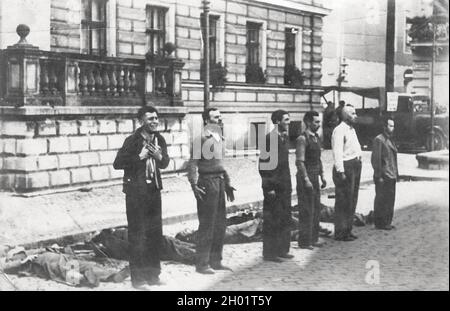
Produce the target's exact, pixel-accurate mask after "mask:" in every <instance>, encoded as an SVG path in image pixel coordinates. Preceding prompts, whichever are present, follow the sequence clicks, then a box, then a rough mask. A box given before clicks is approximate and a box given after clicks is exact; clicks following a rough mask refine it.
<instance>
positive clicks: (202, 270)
mask: <svg viewBox="0 0 450 311" xmlns="http://www.w3.org/2000/svg"><path fill="white" fill-rule="evenodd" d="M195 271H197V272H198V273H201V274H214V273H215V272H214V270H213V269H211V268H210V267H204V268H196V269H195Z"/></svg>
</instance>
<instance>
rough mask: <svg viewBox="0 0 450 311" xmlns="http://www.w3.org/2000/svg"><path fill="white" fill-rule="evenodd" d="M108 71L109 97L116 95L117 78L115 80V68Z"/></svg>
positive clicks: (112, 67)
mask: <svg viewBox="0 0 450 311" xmlns="http://www.w3.org/2000/svg"><path fill="white" fill-rule="evenodd" d="M108 70H110V72H109V74H110V80H109V81H110V84H111V87H110V89H111V95H112V96H115V95H117V78H116V66H111V67H110V68H109V69H108Z"/></svg>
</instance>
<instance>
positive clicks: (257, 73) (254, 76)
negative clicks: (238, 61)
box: [245, 22, 266, 83]
mask: <svg viewBox="0 0 450 311" xmlns="http://www.w3.org/2000/svg"><path fill="white" fill-rule="evenodd" d="M261 26H262V24H261V23H255V22H247V67H246V68H245V81H246V82H247V83H265V82H266V74H265V72H264V70H263V68H262V67H263V66H262V64H261V60H262V59H265V56H264V50H263V49H262V48H261V46H264V45H265V42H261V39H262V37H261Z"/></svg>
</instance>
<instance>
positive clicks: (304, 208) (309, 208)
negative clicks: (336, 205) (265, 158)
mask: <svg viewBox="0 0 450 311" xmlns="http://www.w3.org/2000/svg"><path fill="white" fill-rule="evenodd" d="M303 122H304V123H305V126H306V130H305V131H304V132H303V133H302V134H301V135H300V136H299V137H298V138H297V142H296V151H295V154H296V161H295V164H296V166H297V194H298V207H299V236H298V246H299V247H300V248H304V249H310V250H312V249H313V246H316V247H321V246H322V244H321V243H319V229H320V223H319V216H320V208H321V206H320V189H321V188H325V187H326V185H327V182H326V180H325V178H324V177H323V167H322V160H321V159H320V156H321V146H320V138H319V135H317V130H318V129H319V128H320V117H319V114H318V113H317V111H308V112H307V113H305V116H304V117H303ZM319 176H320V179H321V182H322V187H320V186H319Z"/></svg>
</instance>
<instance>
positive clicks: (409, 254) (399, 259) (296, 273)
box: [0, 181, 449, 291]
mask: <svg viewBox="0 0 450 311" xmlns="http://www.w3.org/2000/svg"><path fill="white" fill-rule="evenodd" d="M397 191H398V192H397V203H396V212H395V216H394V225H396V227H397V229H395V230H393V231H378V230H374V229H373V226H365V227H356V228H355V230H354V231H355V233H356V234H357V235H358V236H359V239H358V240H356V241H353V242H336V241H334V240H332V239H324V241H325V242H326V245H325V246H324V247H323V248H320V249H316V250H314V251H309V250H301V249H298V248H296V243H294V242H293V243H292V244H291V246H292V248H291V253H292V254H293V255H295V258H294V259H293V260H290V261H286V262H284V263H281V264H277V263H269V262H264V261H262V257H261V253H262V250H261V249H262V244H261V243H249V244H239V245H225V249H224V263H225V264H227V265H229V266H230V267H232V268H233V270H234V271H233V272H218V273H216V274H215V275H214V276H205V275H201V274H197V273H195V272H194V267H192V266H187V265H183V264H179V263H174V262H164V263H163V267H162V274H161V279H162V280H163V281H165V282H166V285H163V286H154V287H153V288H154V290H276V291H285V290H288V291H289V290H294V291H297V290H318V291H323V290H448V289H449V243H448V242H449V226H448V221H449V210H448V208H449V204H448V183H447V182H436V181H435V182H401V183H399V185H398V190H397ZM373 196H374V188H373V186H372V185H370V186H366V187H363V188H362V189H361V192H360V200H359V204H358V209H357V212H360V213H363V214H366V213H367V212H368V211H370V210H371V209H372V204H373ZM323 202H324V203H325V204H327V205H332V204H333V202H334V201H333V200H330V199H327V198H326V197H323ZM322 225H324V226H327V227H328V228H331V229H332V225H331V224H322ZM195 226H196V223H195V222H190V223H182V224H177V225H172V226H167V227H165V229H164V232H165V234H166V235H174V234H175V233H176V232H177V231H179V230H181V229H184V228H186V227H195ZM369 260H375V261H377V262H378V264H379V268H380V277H379V284H372V285H371V284H368V283H367V282H366V277H367V273H368V272H370V271H371V269H370V268H371V267H369V266H366V264H367V262H368V261H369ZM125 264H126V262H118V261H114V264H112V262H109V264H108V265H114V266H116V267H123V266H124V265H125ZM9 277H10V279H11V281H12V282H13V283H14V284H15V286H16V287H17V288H18V289H19V290H85V288H74V287H69V286H66V285H63V284H58V283H55V282H52V281H46V280H42V279H38V278H30V277H24V278H18V277H16V276H12V275H10V276H9ZM0 280H1V281H0V288H1V289H2V290H12V289H13V288H12V286H11V285H10V284H8V282H6V281H5V279H3V278H0ZM131 289H132V288H131V285H130V281H129V279H127V280H126V281H125V282H124V283H121V284H111V283H101V285H100V286H99V287H98V288H96V289H95V290H101V291H102V290H131Z"/></svg>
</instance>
